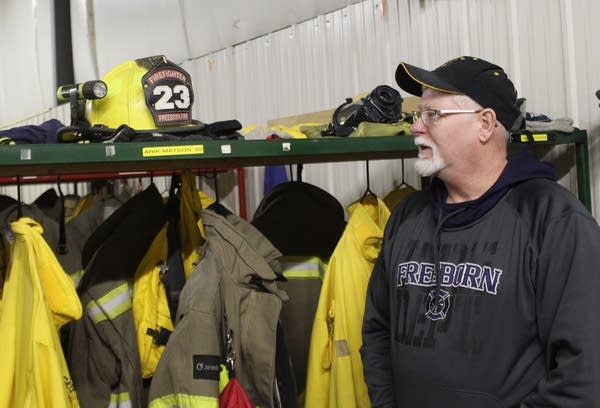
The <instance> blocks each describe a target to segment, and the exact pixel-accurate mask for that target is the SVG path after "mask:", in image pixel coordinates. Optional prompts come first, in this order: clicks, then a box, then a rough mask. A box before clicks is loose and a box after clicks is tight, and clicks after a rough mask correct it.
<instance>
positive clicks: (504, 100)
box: [396, 56, 521, 130]
mask: <svg viewBox="0 0 600 408" xmlns="http://www.w3.org/2000/svg"><path fill="white" fill-rule="evenodd" d="M396 82H397V83H398V85H399V86H400V88H401V89H403V90H405V91H406V92H408V93H410V94H412V95H417V96H421V95H422V94H423V88H422V87H423V86H426V87H428V88H432V89H434V90H436V91H440V92H447V93H452V94H458V95H467V96H469V97H470V98H472V99H473V100H474V101H476V102H477V103H479V104H480V105H481V106H483V107H484V108H491V109H493V110H494V111H495V112H496V117H497V118H498V120H499V121H500V123H502V124H503V125H504V127H505V128H506V129H507V130H511V128H512V127H513V125H514V124H515V122H516V120H517V119H518V118H519V116H520V114H521V112H520V110H519V108H518V107H517V90H516V89H515V87H514V85H513V83H512V81H511V80H510V79H509V78H508V76H507V75H506V73H505V72H504V70H503V69H502V68H500V67H499V66H498V65H494V64H492V63H490V62H487V61H485V60H482V59H481V58H477V57H466V56H463V57H458V58H455V59H453V60H450V61H448V62H446V63H445V64H443V65H441V66H439V67H437V68H436V69H434V70H433V71H427V70H425V69H422V68H418V67H415V66H413V65H409V64H407V63H405V62H401V63H400V65H398V68H397V69H396Z"/></svg>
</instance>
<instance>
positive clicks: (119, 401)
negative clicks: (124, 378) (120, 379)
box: [108, 392, 133, 408]
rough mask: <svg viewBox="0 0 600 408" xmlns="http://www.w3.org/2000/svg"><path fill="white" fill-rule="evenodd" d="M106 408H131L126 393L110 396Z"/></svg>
mask: <svg viewBox="0 0 600 408" xmlns="http://www.w3.org/2000/svg"><path fill="white" fill-rule="evenodd" d="M108 408H133V406H132V405H131V400H130V398H129V393H128V392H119V393H115V394H110V403H109V404H108Z"/></svg>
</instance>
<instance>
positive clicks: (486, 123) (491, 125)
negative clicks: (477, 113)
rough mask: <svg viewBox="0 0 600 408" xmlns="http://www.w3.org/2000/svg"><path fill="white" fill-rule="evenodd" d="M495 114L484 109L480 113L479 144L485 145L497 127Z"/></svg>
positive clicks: (491, 110) (488, 109)
mask: <svg viewBox="0 0 600 408" xmlns="http://www.w3.org/2000/svg"><path fill="white" fill-rule="evenodd" d="M497 120H498V119H496V112H494V110H493V109H490V108H485V109H483V110H482V111H481V132H480V133H479V140H480V141H481V143H487V142H488V141H489V140H490V138H491V137H492V135H493V134H494V131H495V129H496V126H497Z"/></svg>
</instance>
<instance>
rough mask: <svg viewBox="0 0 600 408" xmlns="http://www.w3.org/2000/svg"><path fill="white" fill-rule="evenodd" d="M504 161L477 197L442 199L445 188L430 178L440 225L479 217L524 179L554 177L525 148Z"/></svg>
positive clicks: (454, 224)
mask: <svg viewBox="0 0 600 408" xmlns="http://www.w3.org/2000/svg"><path fill="white" fill-rule="evenodd" d="M507 159H508V163H507V164H506V167H504V170H503V171H502V173H501V174H500V177H498V180H496V182H495V183H494V184H493V185H492V186H491V187H490V188H489V189H488V190H487V191H486V192H485V193H484V194H483V195H482V196H481V197H479V198H477V199H475V200H471V201H465V202H462V203H452V204H449V203H446V199H447V197H448V190H447V189H446V186H445V185H444V183H443V182H442V181H441V180H440V179H438V178H434V179H433V180H432V182H431V199H432V201H433V205H434V207H435V208H436V211H435V215H436V222H438V223H439V222H440V220H444V218H446V219H445V220H444V221H443V225H440V227H442V226H443V227H451V228H452V227H460V226H463V225H467V224H470V223H471V222H473V221H475V220H477V219H479V218H481V217H482V216H483V215H485V214H486V213H487V212H488V211H489V210H491V209H492V208H494V206H495V205H496V204H497V203H498V201H500V199H501V198H502V197H504V195H506V193H507V192H508V191H509V190H510V189H511V187H512V186H514V185H516V184H519V183H522V182H524V181H526V180H531V179H535V178H546V179H550V180H554V179H555V176H554V168H553V166H552V165H551V164H550V163H546V162H542V161H540V160H539V159H538V158H537V156H536V155H535V154H534V153H533V152H532V151H531V150H529V149H527V148H523V149H521V150H519V151H517V152H516V153H514V154H511V155H509V156H508V157H507Z"/></svg>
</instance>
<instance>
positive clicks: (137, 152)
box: [0, 130, 591, 209]
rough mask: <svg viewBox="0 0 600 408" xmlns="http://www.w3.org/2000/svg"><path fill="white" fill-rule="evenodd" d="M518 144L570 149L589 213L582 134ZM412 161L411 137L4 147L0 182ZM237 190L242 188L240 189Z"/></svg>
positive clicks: (529, 136)
mask: <svg viewBox="0 0 600 408" xmlns="http://www.w3.org/2000/svg"><path fill="white" fill-rule="evenodd" d="M520 143H530V144H534V145H535V144H545V145H552V144H574V145H575V154H576V166H577V182H578V195H579V199H580V200H581V201H582V202H583V203H584V204H585V205H586V207H587V208H588V209H589V208H590V207H591V197H590V175H589V159H588V143H587V133H586V131H584V130H576V131H575V132H573V133H559V132H547V133H530V132H521V133H515V134H513V135H512V136H511V144H512V145H516V144H520ZM416 155H417V149H416V147H415V145H414V143H413V137H412V136H372V137H356V138H343V137H327V138H319V139H293V140H289V139H284V140H227V141H177V142H151V143H139V142H128V143H114V144H108V143H94V144H40V145H12V146H9V145H4V146H0V178H2V177H4V179H2V180H0V182H5V183H6V182H7V180H15V181H16V180H18V179H20V178H23V177H27V176H40V177H42V176H44V177H46V178H47V177H48V176H61V179H62V176H67V175H78V174H79V175H81V174H87V175H89V176H90V178H93V174H97V173H108V174H114V175H115V177H120V175H123V174H126V173H128V172H139V171H145V172H150V173H151V172H153V171H165V170H177V169H183V168H196V169H214V168H218V169H234V168H243V167H251V166H262V165H266V164H297V163H324V162H335V161H356V160H376V159H395V158H409V157H416ZM67 178H68V177H67ZM67 178H65V179H67ZM242 180H243V179H242ZM13 182H14V181H13ZM242 184H243V183H242ZM240 188H243V186H241V185H240Z"/></svg>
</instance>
